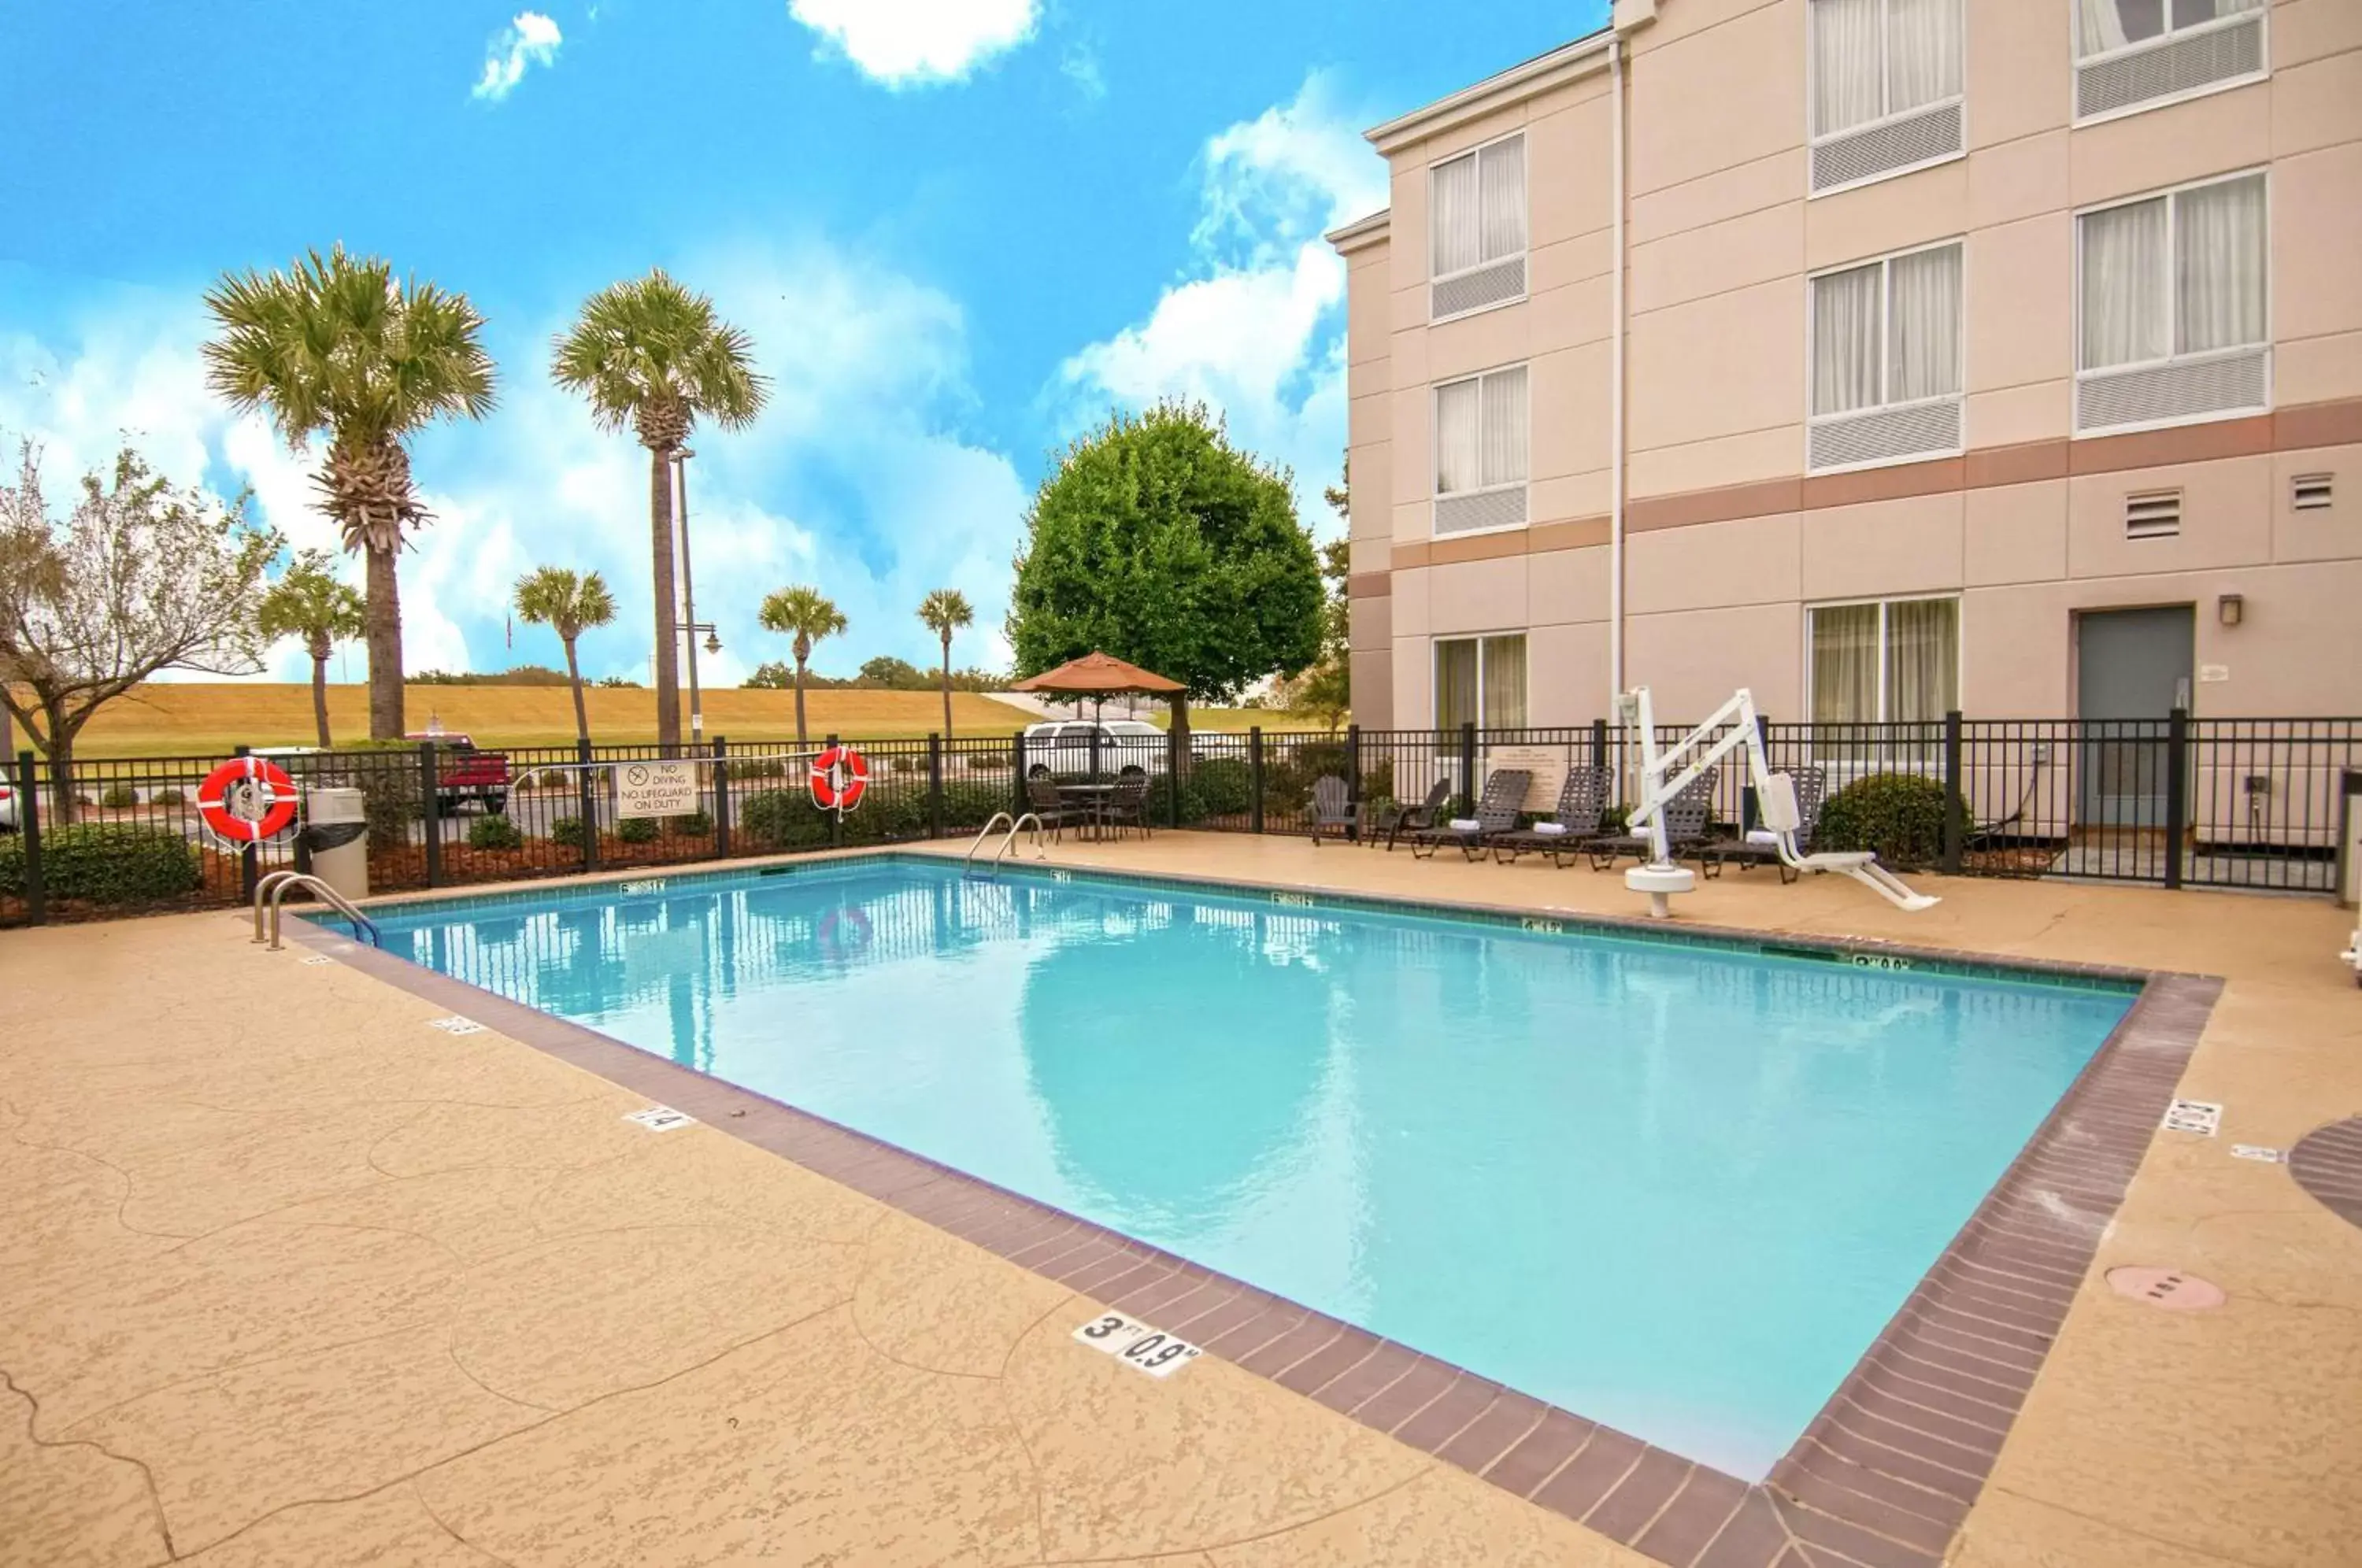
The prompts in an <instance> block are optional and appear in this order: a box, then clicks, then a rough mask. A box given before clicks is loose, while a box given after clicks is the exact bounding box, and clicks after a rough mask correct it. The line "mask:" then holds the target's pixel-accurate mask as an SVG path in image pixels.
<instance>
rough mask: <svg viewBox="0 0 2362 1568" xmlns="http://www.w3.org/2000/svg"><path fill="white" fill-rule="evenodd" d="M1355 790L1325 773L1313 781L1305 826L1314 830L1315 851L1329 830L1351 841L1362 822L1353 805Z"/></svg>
mask: <svg viewBox="0 0 2362 1568" xmlns="http://www.w3.org/2000/svg"><path fill="white" fill-rule="evenodd" d="M1352 793H1353V791H1352V788H1351V787H1350V786H1349V785H1347V784H1346V782H1345V781H1344V780H1343V779H1342V778H1338V777H1337V775H1335V774H1333V773H1324V774H1322V775H1321V776H1320V777H1319V778H1315V779H1314V780H1313V781H1312V801H1311V804H1310V805H1309V807H1308V809H1307V812H1306V816H1307V818H1308V821H1307V823H1306V825H1307V826H1308V827H1309V828H1310V829H1311V830H1312V847H1313V848H1315V849H1318V848H1319V847H1320V835H1321V834H1324V833H1326V832H1328V831H1329V830H1330V829H1331V828H1334V829H1336V830H1337V833H1338V834H1339V836H1341V837H1350V836H1352V834H1353V832H1354V831H1355V829H1356V828H1358V827H1359V825H1360V822H1361V813H1360V812H1359V811H1358V810H1356V809H1355V807H1354V805H1353V803H1352Z"/></svg>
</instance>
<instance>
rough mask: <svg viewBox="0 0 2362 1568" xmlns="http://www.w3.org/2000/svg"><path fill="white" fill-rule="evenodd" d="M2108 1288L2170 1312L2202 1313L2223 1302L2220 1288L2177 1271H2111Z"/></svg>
mask: <svg viewBox="0 0 2362 1568" xmlns="http://www.w3.org/2000/svg"><path fill="white" fill-rule="evenodd" d="M2108 1286H2109V1288H2110V1289H2112V1290H2114V1292H2115V1293H2116V1294H2117V1295H2119V1296H2129V1297H2132V1298H2133V1299H2134V1300H2136V1301H2143V1302H2147V1304H2148V1305H2149V1306H2151V1307H2162V1308H2164V1309H2167V1310H2168V1311H2171V1312H2202V1311H2204V1310H2206V1309H2208V1308H2210V1307H2220V1306H2221V1305H2223V1302H2224V1295H2223V1287H2222V1286H2219V1285H2217V1284H2215V1283H2214V1282H2213V1280H2210V1279H2201V1278H2199V1277H2198V1276H2197V1275H2194V1274H2184V1273H2182V1272H2181V1271H2180V1269H2178V1268H2112V1269H2110V1270H2109V1271H2108Z"/></svg>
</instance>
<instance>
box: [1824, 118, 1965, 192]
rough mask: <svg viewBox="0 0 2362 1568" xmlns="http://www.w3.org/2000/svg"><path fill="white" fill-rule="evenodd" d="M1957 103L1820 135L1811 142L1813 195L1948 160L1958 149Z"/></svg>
mask: <svg viewBox="0 0 2362 1568" xmlns="http://www.w3.org/2000/svg"><path fill="white" fill-rule="evenodd" d="M1960 129H1961V121H1960V105H1959V104H1957V103H1952V104H1938V105H1936V106H1935V107H1934V108H1932V109H1926V110H1923V111H1922V112H1920V113H1918V114H1915V115H1906V116H1903V117H1902V118H1900V119H1893V120H1882V121H1880V122H1879V123H1878V124H1876V125H1873V126H1871V127H1869V128H1867V129H1865V130H1858V131H1847V132H1841V133H1839V134H1838V135H1835V136H1829V137H1825V138H1821V139H1820V140H1818V141H1816V142H1815V143H1814V144H1813V190H1814V192H1815V193H1816V194H1817V193H1820V192H1822V191H1828V190H1834V189H1836V188H1837V187H1838V186H1839V185H1851V184H1854V183H1856V182H1860V181H1863V180H1874V179H1876V178H1877V177H1878V176H1879V175H1881V174H1891V173H1893V172H1894V171H1896V170H1898V169H1909V168H1913V167H1915V165H1918V164H1922V163H1932V162H1934V161H1935V160H1937V159H1938V158H1948V157H1950V156H1952V155H1953V154H1955V153H1957V152H1959V150H1960Z"/></svg>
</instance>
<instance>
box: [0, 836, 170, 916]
mask: <svg viewBox="0 0 2362 1568" xmlns="http://www.w3.org/2000/svg"><path fill="white" fill-rule="evenodd" d="M41 882H42V885H43V887H45V888H46V889H48V892H49V896H50V898H53V899H87V900H90V901H91V902H93V903H97V904H136V903H143V902H146V901H147V900H151V899H169V898H174V897H177V896H179V895H180V894H182V893H187V892H193V891H194V890H195V889H197V888H199V887H200V886H202V885H203V883H204V874H203V872H202V871H201V869H200V868H199V866H198V863H197V852H196V851H195V850H194V849H193V848H192V847H191V846H190V845H189V841H188V840H187V839H184V838H182V836H181V835H180V834H177V833H171V832H169V831H167V830H165V829H163V828H153V827H133V826H130V825H128V824H126V823H82V824H79V825H77V826H74V827H63V828H54V829H51V830H50V832H48V833H45V834H42V835H41ZM24 891H25V840H24V835H23V834H12V835H11V836H9V837H8V838H6V839H0V893H13V894H17V895H18V896H22V894H23V893H24Z"/></svg>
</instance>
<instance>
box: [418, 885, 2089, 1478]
mask: <svg viewBox="0 0 2362 1568" xmlns="http://www.w3.org/2000/svg"><path fill="white" fill-rule="evenodd" d="M383 923H384V927H385V933H386V944H387V946H388V947H389V949H391V950H392V951H394V952H396V953H400V954H403V955H407V956H409V957H411V958H414V960H416V961H417V962H418V963H421V964H424V965H427V966H431V967H433V968H436V969H438V970H441V971H443V972H444V973H446V974H449V975H453V976H457V977H459V978H462V979H465V980H469V981H472V982H474V983H475V984H477V985H480V986H482V987H485V988H488V989H491V990H493V991H497V992H499V993H501V994H502V995H504V996H507V997H510V998H513V999H515V1000H518V1001H521V1002H524V1003H526V1004H528V1005H531V1006H533V1007H536V1008H539V1009H541V1010H545V1011H547V1012H550V1013H555V1014H557V1015H558V1016H561V1017H564V1018H568V1019H572V1020H575V1021H579V1022H581V1023H584V1024H588V1025H590V1026H591V1027H593V1028H595V1029H598V1030H601V1031H602V1032H606V1033H608V1034H610V1035H613V1036H614V1037H616V1038H618V1039H621V1040H624V1041H625V1042H628V1043H631V1044H633V1045H635V1046H637V1047H639V1048H641V1049H643V1050H646V1051H651V1052H655V1053H657V1054H660V1055H668V1056H670V1057H672V1058H674V1059H675V1060H678V1061H679V1062H681V1063H684V1064H686V1065H688V1066H692V1067H695V1068H697V1069H699V1070H700V1071H702V1072H707V1073H711V1074H713V1075H715V1076H717V1077H722V1078H725V1079H728V1080H729V1081H730V1082H732V1083H735V1084H740V1085H743V1086H745V1088H751V1089H754V1090H756V1091H758V1092H760V1093H763V1094H766V1095H768V1096H771V1097H773V1098H775V1099H780V1100H783V1101H786V1102H787V1103H789V1104H791V1105H796V1106H800V1107H802V1108H803V1109H805V1110H811V1111H813V1112H815V1113H817V1114H819V1115H822V1116H825V1117H828V1118H830V1119H832V1120H833V1121H839V1122H842V1123H844V1124H845V1125H847V1126H850V1127H854V1128H857V1129H859V1130H860V1131H862V1132H867V1133H870V1134H872V1135H873V1136H876V1137H878V1138H882V1139H885V1140H887V1141H889V1142H890V1143H898V1144H900V1145H901V1146H903V1147H905V1148H908V1149H911V1150H913V1151H915V1152H917V1153H919V1154H925V1155H928V1156H930V1157H932V1158H933V1159H937V1160H941V1161H943V1162H944V1163H945V1164H948V1165H954V1166H956V1167H958V1168H960V1169H962V1170H966V1171H968V1172H971V1173H973V1174H975V1175H977V1176H982V1177H984V1178H986V1179H987V1180H989V1181H993V1182H997V1183H999V1184H1000V1185H1002V1186H1004V1187H1010V1188H1013V1189H1014V1190H1016V1191H1019V1192H1021V1193H1025V1194H1027V1195H1029V1196H1031V1197H1032V1198H1039V1199H1041V1200H1043V1201H1044V1202H1048V1203H1052V1204H1055V1205H1058V1206H1059V1207H1061V1208H1064V1209H1069V1210H1071V1211H1073V1212H1075V1213H1077V1214H1081V1215H1083V1216H1086V1217H1087V1218H1089V1219H1092V1220H1098V1221H1099V1222H1101V1223H1103V1224H1106V1225H1109V1226H1111V1227H1113V1228H1115V1229H1116V1230H1119V1231H1124V1232H1126V1233H1128V1234H1130V1235H1132V1236H1136V1237H1139V1238H1141V1239H1142V1240H1144V1241H1148V1242H1155V1243H1157V1244H1159V1245H1161V1246H1164V1247H1167V1248H1169V1249H1171V1250H1172V1251H1174V1252H1175V1253H1180V1254H1182V1255H1183V1256H1186V1257H1188V1258H1192V1259H1195V1260H1197V1261H1198V1262H1199V1263H1202V1264H1207V1265H1208V1266H1209V1267H1212V1268H1216V1269H1220V1270H1222V1271H1224V1272H1226V1273H1229V1274H1232V1275H1238V1276H1239V1277H1241V1278H1243V1279H1245V1280H1248V1281H1249V1282H1251V1283H1253V1284H1255V1285H1258V1286H1263V1287H1264V1288H1265V1289H1268V1290H1272V1291H1275V1292H1278V1293H1280V1294H1282V1295H1285V1296H1288V1297H1294V1298H1295V1299H1297V1300H1298V1301H1301V1302H1304V1303H1306V1304H1307V1305H1308V1306H1311V1307H1315V1308H1318V1309H1321V1310H1323V1311H1327V1312H1330V1313H1332V1314H1334V1315H1336V1316H1338V1317H1340V1318H1343V1319H1346V1320H1350V1321H1352V1322H1355V1323H1359V1324H1361V1325H1363V1327H1365V1328H1368V1329H1370V1330H1372V1331H1374V1332H1377V1333H1380V1334H1383V1335H1386V1336H1388V1337H1391V1338H1393V1339H1396V1340H1399V1341H1401V1342H1404V1343H1406V1344H1408V1345H1410V1346H1413V1347H1415V1348H1417V1349H1418V1350H1422V1351H1425V1352H1427V1353H1429V1354H1432V1355H1435V1356H1439V1357H1441V1358H1443V1359H1445V1360H1448V1361H1451V1362H1456V1363H1458V1364H1461V1365H1462V1366H1465V1367H1468V1368H1470V1369H1471V1370H1473V1371H1475V1372H1477V1373H1480V1374H1482V1375H1485V1376H1487V1377H1492V1378H1496V1379H1498V1380H1499V1381H1501V1382H1503V1383H1506V1384H1507V1385H1509V1386H1512V1387H1514V1388H1518V1389H1520V1390H1522V1391H1524V1392H1526V1393H1529V1394H1531V1395H1534V1396H1536V1397H1540V1398H1544V1399H1548V1400H1551V1401H1552V1402H1554V1403H1556V1404H1559V1405H1562V1406H1564V1407H1566V1408H1569V1409H1572V1410H1574V1411H1576V1412H1577V1413H1579V1414H1582V1415H1584V1416H1588V1417H1590V1418H1592V1419H1596V1420H1602V1421H1606V1422H1608V1423H1610V1424H1612V1425H1615V1426H1617V1427H1620V1428H1622V1429H1624V1430H1627V1431H1628V1432H1631V1433H1633V1434H1634V1435H1636V1436H1639V1437H1641V1438H1645V1439H1648V1440H1649V1441H1653V1442H1656V1443H1659V1444H1661V1445H1662V1446H1664V1447H1667V1448H1671V1449H1672V1450H1674V1451H1676V1452H1682V1453H1684V1454H1687V1455H1689V1456H1691V1457H1693V1458H1696V1459H1699V1460H1702V1461H1705V1463H1711V1464H1715V1465H1718V1466H1720V1467H1721V1468H1723V1469H1725V1470H1727V1471H1729V1472H1731V1473H1732V1474H1738V1475H1740V1476H1743V1477H1748V1478H1757V1477H1760V1476H1761V1475H1763V1474H1765V1473H1766V1472H1767V1471H1768V1470H1769V1469H1770V1467H1771V1463H1772V1462H1773V1461H1774V1460H1775V1459H1777V1458H1778V1457H1779V1455H1780V1454H1781V1453H1782V1452H1783V1451H1784V1450H1785V1449H1786V1448H1787V1446H1788V1445H1789V1444H1790V1443H1791V1442H1792V1441H1794V1439H1795V1437H1796V1436H1797V1434H1798V1433H1799V1432H1801V1431H1802V1430H1803V1429H1804V1427H1805V1424H1806V1423H1807V1422H1808V1421H1809V1420H1810V1419H1812V1417H1813V1415H1814V1414H1815V1412H1816V1411H1817V1410H1818V1409H1819V1408H1820V1406H1821V1404H1822V1403H1823V1401H1825V1400H1826V1399H1827V1397H1828V1396H1829V1394H1830V1392H1831V1391H1832V1390H1833V1389H1834V1388H1835V1387H1836V1386H1837V1385H1838V1381H1839V1380H1840V1379H1841V1378H1842V1377H1843V1376H1844V1375H1845V1374H1846V1373H1847V1371H1848V1370H1849V1369H1850V1368H1851V1366H1852V1365H1853V1364H1854V1362H1855V1361H1856V1360H1858V1359H1859V1358H1860V1355H1861V1353H1863V1351H1864V1350H1865V1349H1867V1348H1868V1346H1869V1344H1870V1342H1871V1340H1872V1339H1873V1338H1874V1337H1875V1336H1876V1334H1877V1333H1878V1331H1879V1330H1880V1329H1881V1328H1882V1326H1883V1325H1884V1324H1885V1322H1886V1320H1887V1319H1888V1318H1889V1317H1890V1316H1891V1315H1892V1314H1893V1311H1894V1309H1896V1308H1897V1307H1898V1306H1899V1305H1900V1304H1901V1303H1902V1301H1903V1299H1904V1297H1905V1296H1906V1295H1907V1294H1908V1293H1909V1291H1910V1290H1911V1288H1912V1286H1914V1285H1915V1283H1916V1282H1917V1280H1918V1278H1919V1276H1920V1275H1921V1274H1923V1273H1924V1272H1925V1271H1926V1268H1927V1267H1928V1265H1929V1264H1932V1263H1933V1262H1934V1261H1935V1259H1936V1257H1937V1254H1938V1253H1940V1252H1941V1251H1942V1249H1943V1247H1944V1245H1945V1243H1946V1242H1947V1241H1948V1240H1949V1239H1950V1237H1951V1235H1952V1233H1953V1232H1954V1231H1956V1230H1957V1229H1958V1228H1959V1225H1960V1224H1961V1223H1962V1221H1964V1220H1966V1219H1967V1218H1968V1216H1969V1215H1970V1212H1971V1211H1972V1210H1973V1209H1975V1207H1976V1205H1977V1203H1978V1201H1979V1200H1980V1199H1981V1198H1982V1197H1983V1195H1984V1193H1985V1192H1986V1190H1987V1189H1988V1188H1989V1187H1991V1186H1992V1183H1993V1182H1994V1181H1995V1180H1996V1179H1997V1178H1998V1177H1999V1176H2000V1175H2001V1173H2002V1171H2003V1169H2004V1168H2005V1167H2006V1166H2007V1165H2008V1164H2009V1162H2010V1160H2011V1159H2012V1158H2013V1157H2014V1154H2016V1152H2017V1151H2018V1149H2019V1148H2020V1146H2021V1145H2023V1144H2024V1143H2025V1140H2026V1139H2027V1137H2028V1136H2029V1135H2031V1133H2032V1132H2034V1130H2035V1129H2036V1126H2037V1125H2038V1124H2039V1123H2040V1122H2041V1121H2042V1119H2043V1117H2044V1116H2045V1115H2046V1114H2047V1112H2048V1111H2049V1110H2050V1108H2051V1106H2052V1105H2053V1103H2054V1102H2056V1100H2057V1099H2058V1097H2059V1095H2060V1094H2061V1092H2063V1091H2064V1090H2065V1089H2066V1088H2067V1087H2068V1085H2069V1084H2070V1082H2071V1081H2072V1080H2073V1078H2074V1077H2075V1075H2076V1074H2077V1073H2078V1071H2080V1070H2081V1067H2082V1066H2083V1064H2084V1063H2085V1062H2086V1061H2087V1060H2088V1059H2089V1058H2090V1057H2091V1055H2092V1053H2093V1052H2094V1051H2095V1050H2097V1048H2098V1047H2099V1045H2100V1044H2101V1043H2102V1042H2103V1039H2104V1038H2105V1037H2106V1035H2107V1033H2108V1032H2109V1030H2110V1029H2111V1028H2112V1027H2114V1024H2115V1022H2116V1021H2117V1020H2118V1018H2120V1017H2121V1016H2122V1015H2123V1013H2124V1011H2125V1009H2126V1008H2127V1007H2128V1006H2129V1005H2130V1002H2131V996H2130V994H2129V992H2128V991H2125V990H2123V989H2106V988H2097V987H2077V986H2070V985H2068V984H2063V983H2049V982H2036V981H2029V982H2026V983H2018V982H2014V981H2008V980H1999V979H1989V978H1983V977H1976V978H1961V977H1945V976H1941V975H1935V974H1920V973H1909V974H1894V973H1883V972H1872V971H1867V970H1861V969H1857V968H1852V967H1848V966H1841V965H1838V964H1832V963H1829V962H1827V961H1825V960H1811V959H1801V958H1784V957H1772V956H1764V955H1757V954H1755V953H1752V952H1749V951H1746V950H1743V949H1737V948H1718V947H1706V946H1697V947H1686V946H1672V945H1668V944H1655V943H1646V942H1633V941H1625V940H1617V939H1611V938H1606V937H1595V936H1586V935H1573V934H1566V935H1554V934H1547V933H1527V932H1525V931H1522V930H1519V929H1518V928H1515V927H1507V926H1502V925H1497V924H1485V923H1477V922H1467V921H1458V920H1453V919H1450V918H1448V917H1443V916H1435V917H1428V916H1420V915H1416V914H1396V913H1392V912H1377V911H1363V910H1361V909H1347V908H1335V907H1317V908H1303V907H1293V906H1283V905H1279V904H1276V903H1275V901H1274V900H1273V898H1272V896H1271V895H1269V894H1256V893H1250V892H1246V891H1242V892H1241V893H1240V894H1239V895H1238V896H1235V897H1232V896H1225V895H1220V894H1217V893H1210V892H1202V891H1198V890H1187V891H1184V890H1179V889H1175V888H1172V887H1159V886H1151V885H1144V884H1135V883H1126V882H1118V881H1109V880H1103V879H1098V878H1073V879H1071V880H1065V881H1053V880H1051V879H1049V878H1046V877H1043V876H1039V875H1016V876H1011V877H1010V878H1007V879H1005V880H1001V881H998V882H965V881H963V880H962V879H961V878H960V877H959V875H958V872H957V868H956V867H944V866H940V865H935V864H930V863H925V862H918V861H912V860H897V859H872V860H867V861H860V862H851V863H844V864H840V865H836V866H811V867H798V868H796V869H795V871H794V872H793V874H791V875H786V876H775V877H767V878H766V877H759V876H756V875H753V874H748V875H744V876H731V877H728V878H721V879H712V880H680V879H675V880H673V881H672V882H671V883H670V884H668V885H667V886H665V887H664V888H662V889H661V890H657V891H641V892H638V893H628V894H624V895H622V896H618V895H617V893H616V890H615V889H613V888H607V889H583V890H578V891H575V892H571V893H553V894H551V895H549V896H547V897H546V898H538V899H533V898H528V900H525V901H513V900H512V901H502V902H497V903H492V902H478V903H476V904H473V905H469V904H467V903H456V904H447V905H441V906H431V907H428V908H425V909H421V910H414V911H408V912H400V913H393V914H392V916H391V918H388V919H386V920H385V921H384V922H383Z"/></svg>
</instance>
